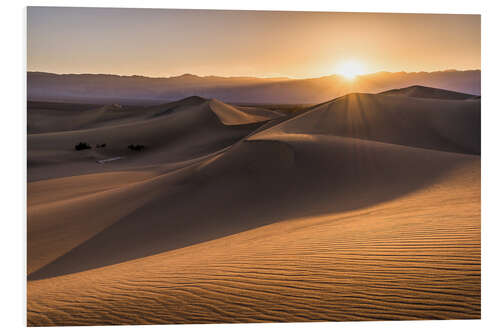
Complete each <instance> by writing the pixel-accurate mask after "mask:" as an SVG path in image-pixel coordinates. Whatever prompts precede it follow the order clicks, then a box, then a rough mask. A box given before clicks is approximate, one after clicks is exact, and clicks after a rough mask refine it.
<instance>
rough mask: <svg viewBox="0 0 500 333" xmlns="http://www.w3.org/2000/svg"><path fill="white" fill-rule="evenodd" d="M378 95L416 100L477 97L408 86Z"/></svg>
mask: <svg viewBox="0 0 500 333" xmlns="http://www.w3.org/2000/svg"><path fill="white" fill-rule="evenodd" d="M379 95H401V96H407V97H417V98H435V99H457V100H464V99H477V98H479V96H475V95H470V94H464V93H460V92H456V91H450V90H444V89H438V88H430V87H424V86H410V87H406V88H401V89H392V90H388V91H384V92H381V93H379Z"/></svg>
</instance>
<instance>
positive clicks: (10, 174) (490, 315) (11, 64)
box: [0, 0, 500, 333]
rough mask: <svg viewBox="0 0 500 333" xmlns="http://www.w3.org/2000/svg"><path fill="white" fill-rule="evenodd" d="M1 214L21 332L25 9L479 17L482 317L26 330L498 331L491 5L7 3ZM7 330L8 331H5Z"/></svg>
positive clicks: (7, 297) (6, 317) (10, 297)
mask: <svg viewBox="0 0 500 333" xmlns="http://www.w3.org/2000/svg"><path fill="white" fill-rule="evenodd" d="M2 5H3V7H2V10H1V11H0V15H1V19H0V22H1V24H2V29H1V30H0V31H1V32H2V39H1V41H2V42H1V45H2V51H1V53H0V54H1V57H2V61H1V62H0V64H1V66H2V71H1V72H0V75H1V76H0V77H1V80H0V81H1V90H0V92H1V96H2V103H1V104H0V105H1V107H2V108H1V110H0V112H2V118H1V119H2V122H1V124H2V130H1V131H0V133H1V135H2V137H1V141H0V142H1V143H2V144H3V147H2V148H4V149H5V150H3V151H2V172H1V173H0V176H1V177H2V178H1V179H2V182H1V184H2V185H3V186H2V187H1V189H2V192H1V195H2V200H1V203H2V210H1V216H2V219H1V220H0V223H1V228H0V234H1V235H2V238H1V240H0V246H1V248H0V251H1V252H0V253H1V254H2V262H1V265H2V268H1V271H2V273H1V274H0V279H1V281H0V282H1V283H0V286H1V288H2V290H1V294H0V296H1V297H0V318H1V320H0V326H1V327H2V328H3V329H4V330H5V331H6V332H11V331H13V330H12V329H14V328H16V329H20V330H23V329H28V328H26V327H25V322H26V313H25V308H26V299H25V297H26V289H25V288H26V285H25V280H26V274H25V267H26V263H25V261H26V227H25V218H26V213H25V207H26V193H25V192H26V184H25V180H26V109H25V106H26V101H25V98H26V94H25V85H26V83H25V71H26V9H25V7H26V6H28V5H30V6H86V7H89V6H93V7H132V8H134V7H135V8H141V7H142V8H205V9H254V10H255V9H258V10H307V11H351V12H353V11H354V12H355V11H358V12H406V13H450V14H451V13H452V14H482V125H483V127H482V251H483V252H482V259H483V260H482V318H483V319H482V320H471V321H464V320H460V321H406V322H357V323H352V322H351V323H345V322H343V323H301V324H243V325H239V324H238V325H235V324H223V325H169V326H112V327H92V328H81V327H77V328H68V327H64V328H55V329H52V328H36V329H35V328H33V329H30V330H36V331H47V330H64V331H65V330H70V331H74V330H78V331H82V330H83V331H87V330H89V331H90V330H92V332H100V331H104V330H106V331H115V330H118V331H120V332H124V331H127V332H129V331H144V330H145V331H148V332H151V331H157V332H158V331H164V330H165V329H168V330H169V331H174V332H197V331H202V330H203V331H204V332H215V331H217V332H228V331H231V332H234V330H236V331H238V332H254V331H255V330H259V331H266V332H275V331H286V332H302V331H305V330H313V331H325V332H326V331H331V330H336V331H340V332H344V331H349V332H366V331H370V332H384V333H388V332H402V331H405V332H419V333H421V332H423V331H425V332H438V331H440V332H445V331H446V332H447V331H454V332H469V333H470V332H472V331H477V330H479V331H481V332H489V331H493V330H494V329H495V328H497V329H498V327H500V324H499V323H498V319H497V317H498V315H499V312H500V303H499V298H500V294H499V288H498V284H499V283H500V274H499V271H500V269H499V268H498V266H499V263H500V260H499V259H498V258H499V251H498V250H499V246H498V245H497V244H499V243H500V232H499V231H500V227H499V224H500V220H499V219H498V218H497V217H498V211H497V209H496V206H497V205H498V201H499V197H497V196H496V194H499V193H498V190H497V189H498V188H499V186H500V182H499V179H500V176H499V173H500V158H499V157H498V153H497V152H498V151H499V150H500V149H499V144H500V140H498V139H499V138H498V134H497V133H499V131H500V129H499V126H500V116H499V114H500V107H499V102H500V101H499V100H498V95H499V93H500V72H499V65H498V62H499V61H500V53H499V42H498V32H499V31H500V24H499V22H500V17H499V14H498V13H499V12H500V11H499V5H498V2H497V1H478V0H476V1H461V2H458V1H456V0H455V1H453V0H447V1H443V0H441V1H436V0H418V1H398V0H393V1H388V0H376V1H370V0H365V1H359V0H349V1H341V2H338V1H319V0H308V1H290V0H288V1H286V0H280V1H273V2H271V1H266V0H253V1H251V2H249V1H239V2H235V1H234V0H233V1H230V0H226V1H222V0H211V1H209V2H206V1H202V0H198V1H195V0H183V1H181V0H176V1H161V0H156V1H153V0H142V1H140V0H134V1H132V0H120V1H109V0H100V1H96V0H85V1H84V0H82V1H77V0H66V1H57V0H54V1H50V0H45V1H26V0H21V1H11V2H10V3H9V4H6V3H5V2H3V3H2ZM9 328H10V330H9Z"/></svg>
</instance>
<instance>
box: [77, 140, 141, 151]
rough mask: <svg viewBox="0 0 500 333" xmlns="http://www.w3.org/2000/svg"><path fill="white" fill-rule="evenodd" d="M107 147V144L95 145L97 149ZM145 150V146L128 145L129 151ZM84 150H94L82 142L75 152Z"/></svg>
mask: <svg viewBox="0 0 500 333" xmlns="http://www.w3.org/2000/svg"><path fill="white" fill-rule="evenodd" d="M105 147H106V144H105V143H102V144H96V145H95V148H96V149H98V148H105ZM144 148H146V147H145V146H144V145H128V149H130V150H134V151H141V150H143V149H144ZM84 149H92V147H91V146H90V145H89V144H88V143H87V142H80V143H79V144H77V145H76V146H75V150H84Z"/></svg>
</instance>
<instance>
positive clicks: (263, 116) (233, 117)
mask: <svg viewBox="0 0 500 333" xmlns="http://www.w3.org/2000/svg"><path fill="white" fill-rule="evenodd" d="M209 105H210V109H212V111H213V112H214V113H215V114H216V115H217V117H219V119H220V121H221V122H222V123H223V124H224V125H242V124H251V123H259V122H264V121H267V120H271V119H274V118H278V117H281V116H283V115H282V114H280V113H278V112H275V111H271V110H266V109H264V108H256V107H239V108H237V107H235V106H232V105H229V104H226V103H223V102H221V101H218V100H216V99H212V100H210V101H209Z"/></svg>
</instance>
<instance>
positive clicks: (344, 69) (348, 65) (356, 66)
mask: <svg viewBox="0 0 500 333" xmlns="http://www.w3.org/2000/svg"><path fill="white" fill-rule="evenodd" d="M336 73H337V74H340V75H342V76H343V77H345V78H346V79H348V80H353V79H354V78H356V76H358V75H362V74H365V66H364V65H363V64H362V63H360V62H359V61H356V60H349V61H345V62H342V63H340V64H338V65H337V70H336Z"/></svg>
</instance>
